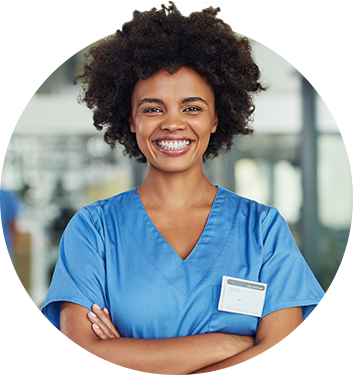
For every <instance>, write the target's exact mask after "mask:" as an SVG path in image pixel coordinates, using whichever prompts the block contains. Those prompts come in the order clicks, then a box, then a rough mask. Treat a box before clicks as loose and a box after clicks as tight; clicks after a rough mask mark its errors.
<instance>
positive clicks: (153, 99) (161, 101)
mask: <svg viewBox="0 0 353 375" xmlns="http://www.w3.org/2000/svg"><path fill="white" fill-rule="evenodd" d="M143 103H159V104H163V100H161V99H157V98H144V99H142V100H141V101H140V102H139V103H138V105H137V107H139V106H140V105H142V104H143Z"/></svg>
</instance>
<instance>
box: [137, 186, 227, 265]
mask: <svg viewBox="0 0 353 375" xmlns="http://www.w3.org/2000/svg"><path fill="white" fill-rule="evenodd" d="M215 187H216V188H217V192H216V195H215V197H214V199H213V202H212V205H211V209H210V212H209V213H208V216H207V220H206V224H205V226H204V228H203V230H202V233H201V235H200V237H199V238H198V240H197V242H196V244H195V246H194V247H193V248H192V250H191V251H190V253H189V254H188V256H187V257H186V258H185V259H183V258H182V257H181V256H180V255H179V253H178V252H177V251H176V250H175V249H174V247H173V246H172V245H171V244H170V243H169V242H168V240H167V239H166V238H165V237H164V236H163V235H162V233H161V232H160V231H159V229H158V228H157V226H156V225H155V224H154V222H153V221H152V219H151V217H150V216H149V214H148V212H147V210H146V208H145V206H144V204H143V203H142V199H141V198H140V196H139V194H138V192H137V187H136V188H134V192H135V195H136V196H137V198H138V201H139V203H140V206H141V208H142V212H143V214H144V216H145V217H146V220H147V221H148V222H149V223H150V224H151V225H152V228H153V229H154V231H155V232H157V234H158V236H160V237H161V238H162V239H163V241H164V242H165V243H166V245H167V247H168V248H169V249H171V250H172V252H173V253H175V255H176V256H177V257H178V258H179V259H180V261H182V262H187V260H188V259H189V258H190V256H191V255H192V254H193V253H194V252H195V250H197V248H198V244H199V243H200V242H201V240H202V237H203V236H204V233H206V232H207V231H208V227H209V226H210V225H211V224H210V223H211V221H212V216H213V213H214V211H215V206H216V201H217V199H218V195H219V192H220V188H219V186H218V185H215Z"/></svg>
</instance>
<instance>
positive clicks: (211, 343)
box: [82, 333, 252, 374]
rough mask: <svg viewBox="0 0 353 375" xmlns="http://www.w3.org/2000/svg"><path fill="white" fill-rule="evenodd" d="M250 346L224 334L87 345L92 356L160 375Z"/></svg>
mask: <svg viewBox="0 0 353 375" xmlns="http://www.w3.org/2000/svg"><path fill="white" fill-rule="evenodd" d="M251 345H252V340H251V338H247V337H242V336H238V337H236V336H231V335H226V334H222V333H210V334H203V335H195V336H187V337H177V338H168V339H130V338H120V339H110V340H95V339H92V340H90V342H88V343H87V342H86V343H85V344H84V346H85V348H86V349H87V350H88V351H90V352H91V353H93V354H95V355H97V356H99V357H101V358H103V359H105V360H108V361H110V362H113V363H115V364H117V365H120V366H123V367H127V368H130V369H133V370H138V371H144V372H151V373H161V374H188V373H191V372H193V371H196V370H198V369H200V368H204V367H207V366H209V365H212V364H214V363H217V362H220V361H223V360H225V359H226V358H229V357H231V356H234V354H236V353H240V352H241V351H244V350H246V349H247V348H248V347H250V346H251ZM82 346H83V345H82Z"/></svg>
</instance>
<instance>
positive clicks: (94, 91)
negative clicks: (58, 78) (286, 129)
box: [74, 2, 264, 163]
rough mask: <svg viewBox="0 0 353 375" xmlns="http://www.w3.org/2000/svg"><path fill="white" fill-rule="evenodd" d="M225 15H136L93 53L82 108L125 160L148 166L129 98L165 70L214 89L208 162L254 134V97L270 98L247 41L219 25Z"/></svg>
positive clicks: (167, 10) (171, 11) (80, 78)
mask: <svg viewBox="0 0 353 375" xmlns="http://www.w3.org/2000/svg"><path fill="white" fill-rule="evenodd" d="M219 11H220V9H219V8H217V9H214V8H212V7H210V8H208V9H204V10H203V11H201V12H195V13H191V14H190V16H189V17H185V16H183V15H182V14H181V13H180V12H179V11H178V9H177V8H176V6H175V5H174V4H173V3H172V2H170V6H168V7H166V6H165V5H162V9H160V10H157V9H156V8H153V9H151V10H150V11H146V12H139V11H135V12H134V13H133V19H132V21H130V22H127V23H125V24H124V25H123V27H122V30H121V31H120V30H118V31H117V32H116V33H115V34H113V35H111V36H109V37H107V38H105V39H103V40H101V41H99V42H98V43H97V44H96V45H95V46H93V47H91V48H90V50H89V52H88V54H87V55H86V58H87V61H86V63H85V64H84V66H83V68H82V72H81V74H79V75H77V76H76V77H75V78H74V83H75V84H76V83H78V82H79V83H81V85H82V92H81V102H85V103H86V105H87V107H88V108H90V109H92V110H93V120H94V126H95V127H96V128H97V129H99V130H102V129H103V128H104V130H105V134H104V140H105V141H106V142H107V143H108V144H109V145H110V146H111V147H112V148H113V147H115V145H116V143H117V142H119V143H120V144H122V145H123V146H124V154H125V155H128V156H129V157H135V158H136V160H137V161H138V162H142V163H144V162H146V158H145V156H144V155H143V154H142V153H141V151H140V149H139V147H138V145H137V142H136V136H135V134H134V133H132V132H131V131H130V127H129V123H128V118H129V116H130V113H131V96H132V93H133V90H134V87H135V84H136V82H137V81H138V80H141V79H148V78H149V77H151V76H152V75H154V74H156V73H157V72H158V71H160V70H162V69H164V70H166V71H168V72H169V73H170V74H173V73H175V72H177V71H178V70H179V69H180V68H181V67H189V68H192V69H194V70H195V71H196V72H198V73H199V74H200V75H201V76H203V77H205V79H206V80H207V81H208V83H209V84H210V85H211V88H212V89H213V92H214V96H215V109H216V111H217V114H218V128H217V131H216V132H215V133H214V134H211V138H210V142H209V145H208V148H207V150H206V152H205V154H204V160H205V159H207V158H212V157H215V156H217V155H219V154H220V153H222V152H225V151H228V150H229V149H230V148H231V146H232V143H233V138H234V136H236V135H247V134H250V133H252V132H253V130H252V129H251V127H250V125H249V122H250V121H251V119H252V113H253V111H254V105H253V102H252V99H253V94H254V93H256V92H260V91H261V90H264V87H263V86H262V85H261V83H260V82H259V78H260V72H259V68H258V67H257V65H256V64H255V62H254V61H253V58H252V56H251V47H250V43H249V41H248V39H246V38H244V37H239V36H237V35H236V34H234V33H233V31H232V30H231V28H230V27H229V26H228V25H227V24H225V23H224V22H223V21H222V20H220V19H218V18H216V15H217V13H218V12H219Z"/></svg>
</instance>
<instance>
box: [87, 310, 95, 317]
mask: <svg viewBox="0 0 353 375" xmlns="http://www.w3.org/2000/svg"><path fill="white" fill-rule="evenodd" d="M88 315H89V316H90V317H92V318H97V315H96V314H95V313H94V312H93V311H90V312H89V313H88Z"/></svg>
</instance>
